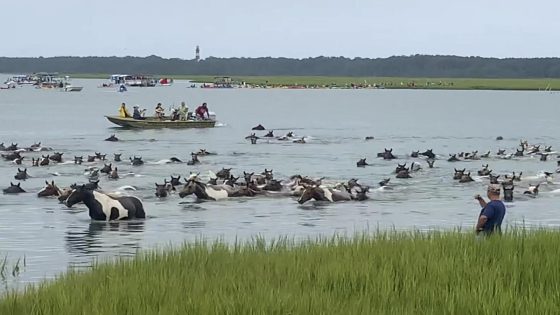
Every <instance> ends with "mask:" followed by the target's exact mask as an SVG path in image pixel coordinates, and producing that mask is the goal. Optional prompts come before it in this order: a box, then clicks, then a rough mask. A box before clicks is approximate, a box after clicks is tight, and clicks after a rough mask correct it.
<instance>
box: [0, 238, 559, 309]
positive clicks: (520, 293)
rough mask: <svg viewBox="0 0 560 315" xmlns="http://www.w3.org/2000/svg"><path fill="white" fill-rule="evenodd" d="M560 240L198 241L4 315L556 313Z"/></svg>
mask: <svg viewBox="0 0 560 315" xmlns="http://www.w3.org/2000/svg"><path fill="white" fill-rule="evenodd" d="M559 245H560V233H559V232H556V231H549V230H539V231H532V232H527V231H525V230H522V229H518V230H510V231H507V232H506V233H505V234H504V235H503V236H501V237H500V236H498V237H491V238H487V239H479V238H476V237H475V236H473V235H472V234H470V233H463V232H461V231H454V232H430V233H420V232H403V233H401V232H394V231H393V232H379V233H376V234H373V235H368V234H361V235H356V236H354V237H350V238H347V237H341V236H334V237H331V238H318V239H314V240H309V241H304V242H296V241H293V240H291V239H288V238H280V239H278V240H274V241H265V240H264V239H263V238H259V237H257V238H254V239H253V240H252V241H250V242H248V243H243V244H240V243H236V244H233V245H227V244H225V243H223V242H220V241H218V242H215V243H206V242H196V243H193V244H185V245H184V246H183V247H181V248H178V249H171V250H169V249H168V250H158V251H151V252H146V253H141V254H139V255H138V256H137V257H136V258H135V259H131V260H120V261H117V262H114V263H108V264H96V265H95V266H94V267H93V268H92V269H93V270H92V271H89V272H83V273H79V272H73V271H69V272H68V273H66V274H64V275H62V276H60V277H59V278H58V279H57V280H56V281H53V282H45V283H42V284H40V285H37V286H32V287H28V288H27V289H26V290H25V292H23V293H21V292H14V291H11V292H9V293H8V294H7V295H6V296H5V297H4V298H3V300H1V301H0V314H547V313H557V312H558V309H559V308H558V307H559V305H560V268H559V262H560V259H559V255H558V253H559V250H558V249H559Z"/></svg>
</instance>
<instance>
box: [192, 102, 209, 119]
mask: <svg viewBox="0 0 560 315" xmlns="http://www.w3.org/2000/svg"><path fill="white" fill-rule="evenodd" d="M195 113H196V118H197V119H202V120H206V119H210V113H209V112H208V106H207V105H206V103H202V105H200V106H198V107H197V108H196V111H195Z"/></svg>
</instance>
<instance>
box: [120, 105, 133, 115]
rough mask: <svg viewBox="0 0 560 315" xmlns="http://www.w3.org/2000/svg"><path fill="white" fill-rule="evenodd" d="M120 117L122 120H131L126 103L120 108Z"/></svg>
mask: <svg viewBox="0 0 560 315" xmlns="http://www.w3.org/2000/svg"><path fill="white" fill-rule="evenodd" d="M119 116H120V117H121V118H130V117H131V116H130V114H129V113H128V110H127V109H126V105H125V104H124V103H122V104H121V108H119Z"/></svg>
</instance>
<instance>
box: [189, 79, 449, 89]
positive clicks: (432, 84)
mask: <svg viewBox="0 0 560 315" xmlns="http://www.w3.org/2000/svg"><path fill="white" fill-rule="evenodd" d="M453 86H454V83H453V82H451V81H450V82H448V81H441V80H440V81H425V82H418V81H398V82H397V81H382V82H374V83H368V82H363V83H356V82H351V83H345V84H337V83H330V84H300V83H297V82H296V83H292V84H290V83H269V82H268V81H265V82H263V83H247V82H239V83H230V84H227V85H224V84H213V83H201V84H200V85H199V87H200V88H249V89H259V88H260V89H384V88H390V89H400V88H420V89H426V88H450V87H453ZM190 87H191V88H193V87H196V86H195V85H191V86H190Z"/></svg>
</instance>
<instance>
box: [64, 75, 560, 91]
mask: <svg viewBox="0 0 560 315" xmlns="http://www.w3.org/2000/svg"><path fill="white" fill-rule="evenodd" d="M70 76H71V77H72V78H82V79H108V78H109V76H110V74H99V73H89V74H88V73H75V74H70ZM155 76H156V77H167V78H173V79H175V80H191V81H193V82H196V83H207V84H212V83H213V82H214V80H215V76H200V75H155ZM231 79H232V81H233V82H234V85H235V86H238V85H241V84H242V83H245V85H244V86H245V87H255V88H265V87H266V88H294V89H297V88H300V89H327V88H339V89H340V88H341V89H354V88H355V89H363V88H369V89H376V88H379V89H428V90H510V91H559V90H560V79H550V78H536V79H510V78H497V79H486V78H422V77H410V78H409V77H334V76H333V77H331V76H231Z"/></svg>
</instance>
